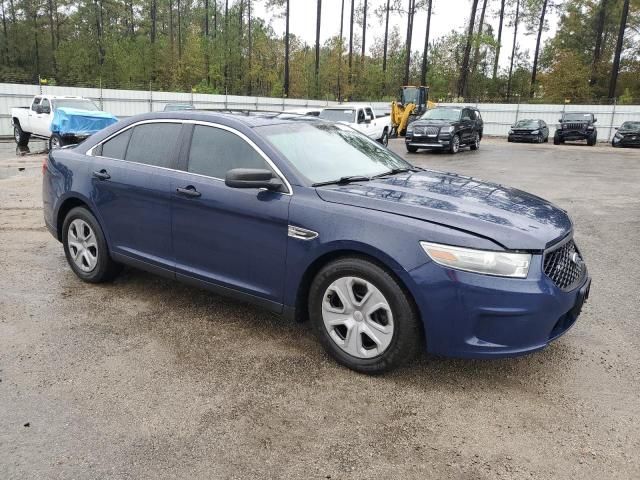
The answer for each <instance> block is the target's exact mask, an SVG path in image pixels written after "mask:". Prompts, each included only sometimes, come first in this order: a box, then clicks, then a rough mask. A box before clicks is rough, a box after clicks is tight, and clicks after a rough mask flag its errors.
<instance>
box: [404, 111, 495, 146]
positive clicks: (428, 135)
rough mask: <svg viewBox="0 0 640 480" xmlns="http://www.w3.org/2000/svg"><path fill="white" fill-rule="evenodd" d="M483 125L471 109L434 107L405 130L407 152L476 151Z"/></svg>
mask: <svg viewBox="0 0 640 480" xmlns="http://www.w3.org/2000/svg"><path fill="white" fill-rule="evenodd" d="M483 127H484V123H483V121H482V117H481V116H480V112H479V111H478V109H477V108H475V107H436V108H432V109H431V110H427V111H426V112H425V113H424V115H422V116H421V117H420V118H419V119H418V120H416V121H415V122H412V123H410V124H409V126H408V127H407V132H406V136H405V144H406V146H407V151H409V152H411V153H415V152H417V151H418V149H419V148H424V149H430V150H447V151H448V152H449V153H458V151H459V150H460V148H462V147H470V148H471V150H477V149H478V148H480V140H482V129H483Z"/></svg>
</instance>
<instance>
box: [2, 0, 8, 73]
mask: <svg viewBox="0 0 640 480" xmlns="http://www.w3.org/2000/svg"><path fill="white" fill-rule="evenodd" d="M4 10H5V6H4V0H2V33H3V34H4V63H5V65H9V35H8V34H7V17H6V15H5V11H4Z"/></svg>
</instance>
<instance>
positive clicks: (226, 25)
mask: <svg viewBox="0 0 640 480" xmlns="http://www.w3.org/2000/svg"><path fill="white" fill-rule="evenodd" d="M224 90H225V93H228V90H229V0H225V2H224Z"/></svg>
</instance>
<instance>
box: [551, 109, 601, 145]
mask: <svg viewBox="0 0 640 480" xmlns="http://www.w3.org/2000/svg"><path fill="white" fill-rule="evenodd" d="M597 121H598V119H597V118H595V117H594V115H593V113H576V112H571V113H564V114H562V118H561V119H560V125H558V128H557V129H556V133H555V134H554V136H553V144H554V145H560V144H561V143H564V142H565V141H567V140H586V141H587V145H589V146H593V145H595V144H596V142H597V141H598V130H597V129H596V127H595V123H596V122H597Z"/></svg>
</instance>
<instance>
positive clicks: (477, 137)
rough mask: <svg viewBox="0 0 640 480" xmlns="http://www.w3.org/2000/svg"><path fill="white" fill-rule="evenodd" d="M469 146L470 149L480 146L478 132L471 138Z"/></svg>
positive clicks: (476, 148)
mask: <svg viewBox="0 0 640 480" xmlns="http://www.w3.org/2000/svg"><path fill="white" fill-rule="evenodd" d="M469 148H471V150H478V149H479V148H480V134H479V133H476V136H475V138H474V140H473V142H472V143H471V145H470V146H469Z"/></svg>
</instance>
